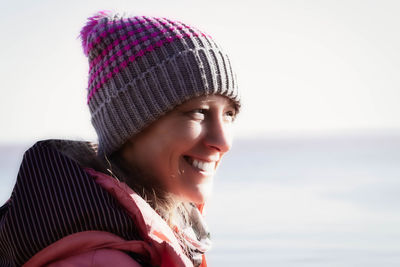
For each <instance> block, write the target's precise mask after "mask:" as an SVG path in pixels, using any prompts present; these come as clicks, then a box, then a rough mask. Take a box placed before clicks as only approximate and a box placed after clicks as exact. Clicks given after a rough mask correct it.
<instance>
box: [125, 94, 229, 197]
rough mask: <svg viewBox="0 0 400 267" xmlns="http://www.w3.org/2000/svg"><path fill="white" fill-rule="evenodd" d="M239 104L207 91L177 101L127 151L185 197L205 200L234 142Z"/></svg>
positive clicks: (132, 160) (146, 171)
mask: <svg viewBox="0 0 400 267" xmlns="http://www.w3.org/2000/svg"><path fill="white" fill-rule="evenodd" d="M235 112H236V111H235V107H234V105H233V103H232V101H231V100H229V99H228V98H226V97H223V96H217V95H212V96H203V97H198V98H194V99H191V100H189V101H187V102H185V103H183V104H182V105H180V106H178V107H176V108H175V109H174V110H172V111H171V112H169V113H167V114H166V115H164V116H163V117H161V118H160V119H159V120H157V121H156V122H154V123H153V124H151V125H150V126H149V127H147V128H146V129H145V130H144V131H143V132H141V133H139V134H138V135H136V136H134V137H133V138H131V139H130V140H129V141H128V144H127V145H126V146H125V147H124V150H123V153H122V155H123V157H124V158H125V160H127V162H128V163H129V164H133V166H135V167H136V168H138V169H139V170H140V171H141V172H142V173H144V174H146V175H148V176H149V177H152V178H153V179H155V180H156V182H157V183H158V184H156V185H155V186H162V188H163V189H165V190H166V191H168V192H171V193H173V194H175V195H176V196H178V197H179V198H180V199H181V200H185V201H191V202H195V203H203V202H204V200H205V199H206V197H207V196H208V195H209V193H210V192H211V189H212V179H213V176H214V174H215V171H216V169H217V167H218V165H219V164H220V162H221V159H222V156H223V155H224V154H225V153H226V152H228V150H229V149H230V148H231V143H232V135H231V134H232V122H233V120H234V118H235V115H236V114H235Z"/></svg>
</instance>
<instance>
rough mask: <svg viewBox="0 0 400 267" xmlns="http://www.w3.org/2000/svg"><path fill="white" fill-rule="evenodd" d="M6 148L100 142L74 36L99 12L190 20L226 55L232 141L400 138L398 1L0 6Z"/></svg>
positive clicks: (0, 105)
mask: <svg viewBox="0 0 400 267" xmlns="http://www.w3.org/2000/svg"><path fill="white" fill-rule="evenodd" d="M0 8H1V10H2V16H1V17H0V31H1V33H2V37H1V43H0V75H1V76H0V77H1V85H0V88H1V94H2V97H1V98H0V114H1V115H0V125H1V131H0V142H2V143H4V142H31V141H33V140H37V139H43V138H70V139H89V140H95V139H96V135H95V132H94V130H93V129H92V126H91V123H90V115H89V111H88V108H87V107H86V87H87V70H88V66H87V59H86V58H85V56H84V55H83V52H82V49H81V43H80V40H79V39H78V38H77V37H78V35H79V31H80V29H81V27H82V26H83V25H84V24H85V23H86V18H87V17H89V16H91V15H93V14H94V13H95V12H96V11H98V10H104V9H107V10H116V11H125V12H127V13H131V14H137V15H149V16H163V17H169V18H172V19H177V20H181V21H184V22H186V23H188V24H191V25H194V26H196V27H197V28H200V29H202V30H203V31H205V32H207V33H209V34H210V35H212V36H213V37H214V39H216V40H217V41H218V43H220V44H221V45H222V47H223V48H224V49H225V50H226V51H227V52H228V54H230V57H231V59H232V61H233V64H234V66H235V67H236V72H237V75H238V78H239V83H240V87H241V91H242V95H243V100H244V101H243V110H242V114H241V115H240V118H239V120H238V125H237V136H239V137H254V136H263V135H281V134H303V133H314V134H315V133H318V134H320V133H340V132H353V131H356V132H359V131H361V132H362V131H370V130H373V131H375V130H378V131H393V130H395V131H398V130H400V116H399V115H400V105H399V99H400V76H399V73H400V49H399V47H400V35H399V29H400V16H399V14H400V1H395V0H394V1H378V0H376V1H361V0H360V1H355V0H348V1H295V0H293V1H282V0H279V1H278V0H276V1H265V0H264V1H254V0H247V1H232V0H230V1H228V0H226V1H225V0H223V1H216V0H205V1H188V0H186V1H184V0H182V1H176V0H173V1H134V0H131V1H122V0H120V1H118V0H114V1H101V0H96V1H78V0H72V1H50V0H48V1H45V0H37V1H28V0H25V1H22V0H16V1H5V0H0Z"/></svg>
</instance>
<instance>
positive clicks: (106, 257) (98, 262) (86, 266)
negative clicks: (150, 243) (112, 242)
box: [47, 249, 141, 267]
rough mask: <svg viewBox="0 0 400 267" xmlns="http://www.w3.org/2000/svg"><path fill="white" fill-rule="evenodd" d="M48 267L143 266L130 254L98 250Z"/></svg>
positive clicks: (113, 250)
mask: <svg viewBox="0 0 400 267" xmlns="http://www.w3.org/2000/svg"><path fill="white" fill-rule="evenodd" d="M47 266H48V267H72V266H75V267H91V266H96V267H103V266H104V267H106V266H107V267H108V266H119V267H140V266H141V265H140V264H139V263H137V262H136V261H135V260H133V259H132V258H131V257H129V256H128V254H126V253H124V252H122V251H119V250H115V249H97V250H93V251H88V252H85V253H81V254H78V255H75V256H71V257H68V258H65V259H62V260H59V261H56V262H52V263H50V264H49V265H47Z"/></svg>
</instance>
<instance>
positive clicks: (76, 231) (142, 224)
mask: <svg viewBox="0 0 400 267" xmlns="http://www.w3.org/2000/svg"><path fill="white" fill-rule="evenodd" d="M196 212H197V213H198V214H200V213H199V211H198V210H197V208H196V209H193V212H192V213H191V214H195V215H196V214H197V213H196ZM196 216H197V215H196ZM200 217H201V216H200ZM199 220H201V218H200V219H199ZM200 228H201V227H200ZM175 230H176V229H175ZM192 232H193V231H192ZM205 233H206V235H205ZM205 236H206V237H205ZM196 237H197V238H196ZM185 239H186V240H185V242H186V241H187V242H190V243H191V244H192V245H193V246H194V248H198V249H199V250H198V252H199V251H201V252H202V253H203V252H204V251H205V250H207V249H208V248H209V245H210V243H209V239H208V233H207V232H206V231H204V229H203V235H202V237H201V238H199V236H195V237H193V235H192V236H190V235H189V236H187V238H185ZM202 253H201V255H200V256H201V259H200V261H201V264H200V266H206V262H205V257H204V254H202ZM110 264H113V265H117V266H193V263H192V262H191V260H190V259H189V258H188V257H187V256H186V255H185V254H184V253H183V250H182V248H181V246H180V243H179V241H178V240H177V239H176V237H175V235H174V233H173V229H171V228H170V227H169V226H168V225H167V224H166V222H165V221H164V220H163V219H162V218H161V217H160V216H159V215H158V214H157V213H156V212H155V211H154V209H152V208H151V207H150V206H149V205H148V204H147V203H146V202H145V201H144V200H143V199H142V198H141V197H140V196H139V195H138V194H136V193H135V192H133V190H131V189H130V188H129V187H128V186H127V185H126V184H125V183H122V182H120V181H118V180H117V179H115V178H113V177H111V176H109V175H107V174H106V170H105V168H104V164H103V163H102V162H101V161H99V160H98V159H97V158H96V145H94V144H92V143H90V142H83V141H66V140H45V141H40V142H37V143H36V144H35V145H34V146H33V147H31V148H30V149H28V150H27V151H26V152H25V154H24V158H23V160H22V163H21V166H20V170H19V173H18V177H17V182H16V184H15V187H14V189H13V192H12V195H11V197H10V199H9V200H8V201H7V203H6V204H5V205H3V206H2V207H1V208H0V266H21V265H24V266H43V265H47V266H53V267H54V266H94V265H96V266H109V265H110Z"/></svg>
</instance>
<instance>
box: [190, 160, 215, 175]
mask: <svg viewBox="0 0 400 267" xmlns="http://www.w3.org/2000/svg"><path fill="white" fill-rule="evenodd" d="M183 158H184V159H185V160H186V162H187V163H189V164H190V165H192V167H194V168H195V169H198V170H200V171H203V172H209V173H210V172H214V170H215V165H216V162H215V161H210V162H207V161H201V160H198V159H194V158H192V157H189V156H183Z"/></svg>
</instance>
